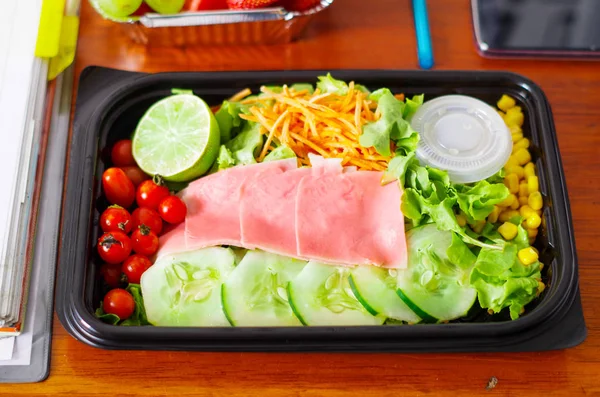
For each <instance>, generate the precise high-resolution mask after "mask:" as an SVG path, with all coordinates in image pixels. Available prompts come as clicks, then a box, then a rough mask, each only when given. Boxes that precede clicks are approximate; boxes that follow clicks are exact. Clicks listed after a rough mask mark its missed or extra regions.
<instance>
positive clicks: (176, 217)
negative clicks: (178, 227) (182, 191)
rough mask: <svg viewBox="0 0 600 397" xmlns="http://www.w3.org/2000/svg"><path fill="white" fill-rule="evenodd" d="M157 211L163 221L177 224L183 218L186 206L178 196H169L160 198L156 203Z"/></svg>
mask: <svg viewBox="0 0 600 397" xmlns="http://www.w3.org/2000/svg"><path fill="white" fill-rule="evenodd" d="M158 213H159V214H160V217H161V218H162V219H163V220H164V221H165V222H169V223H171V224H177V223H181V222H183V221H184V220H185V216H186V214H187V207H186V206H185V203H184V202H183V200H181V199H180V198H179V197H177V196H169V197H165V198H164V199H162V201H161V202H160V204H159V205H158Z"/></svg>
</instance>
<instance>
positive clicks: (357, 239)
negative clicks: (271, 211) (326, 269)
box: [296, 171, 406, 268]
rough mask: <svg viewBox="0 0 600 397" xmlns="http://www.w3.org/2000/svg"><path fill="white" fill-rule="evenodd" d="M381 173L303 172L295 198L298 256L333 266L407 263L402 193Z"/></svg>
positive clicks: (390, 266)
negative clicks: (336, 173)
mask: <svg viewBox="0 0 600 397" xmlns="http://www.w3.org/2000/svg"><path fill="white" fill-rule="evenodd" d="M381 177H382V173H380V172H373V171H360V172H350V173H344V174H341V175H322V176H318V177H315V176H307V177H305V178H303V179H302V181H301V182H300V185H299V186H298V192H297V200H296V241H297V247H298V253H297V256H299V257H304V258H310V259H317V260H321V261H324V262H328V263H335V264H356V265H363V264H365V265H366V264H374V265H377V266H382V267H386V268H401V267H406V240H405V237H404V218H403V215H402V212H401V211H400V198H401V191H400V189H399V188H398V185H397V184H395V183H390V184H388V185H385V186H381Z"/></svg>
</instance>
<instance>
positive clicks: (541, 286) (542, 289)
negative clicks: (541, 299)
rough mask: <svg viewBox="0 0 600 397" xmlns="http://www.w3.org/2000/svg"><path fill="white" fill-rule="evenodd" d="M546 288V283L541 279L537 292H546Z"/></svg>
mask: <svg viewBox="0 0 600 397" xmlns="http://www.w3.org/2000/svg"><path fill="white" fill-rule="evenodd" d="M541 265H542V264H541V263H540V267H541ZM545 289H546V285H544V283H542V282H541V281H538V290H537V294H538V295H539V294H541V293H542V292H544V290H545Z"/></svg>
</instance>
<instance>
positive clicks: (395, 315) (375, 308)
mask: <svg viewBox="0 0 600 397" xmlns="http://www.w3.org/2000/svg"><path fill="white" fill-rule="evenodd" d="M397 274H398V272H397V270H395V269H382V268H380V267H376V266H357V267H356V268H354V269H352V270H351V271H350V278H349V281H350V287H351V288H352V291H353V292H354V295H355V296H356V298H357V299H358V301H359V302H360V303H361V304H362V305H363V306H364V307H365V309H367V310H368V311H369V313H371V314H373V315H374V316H377V315H379V314H381V315H383V316H385V317H387V318H392V319H394V320H400V321H405V322H407V323H411V324H413V323H418V322H420V321H421V318H420V317H419V316H417V315H416V314H415V312H414V311H412V310H411V309H410V308H409V307H408V306H407V305H406V303H404V302H403V301H402V299H400V297H399V296H398V294H397V293H396V289H397V287H396V277H397Z"/></svg>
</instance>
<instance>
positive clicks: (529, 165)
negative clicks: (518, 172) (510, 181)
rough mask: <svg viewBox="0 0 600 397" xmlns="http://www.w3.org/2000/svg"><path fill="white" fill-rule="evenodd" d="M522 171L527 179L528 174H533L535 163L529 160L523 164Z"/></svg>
mask: <svg viewBox="0 0 600 397" xmlns="http://www.w3.org/2000/svg"><path fill="white" fill-rule="evenodd" d="M523 171H524V172H525V179H528V178H529V177H530V176H535V164H533V163H531V162H529V163H527V164H525V167H523Z"/></svg>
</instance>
